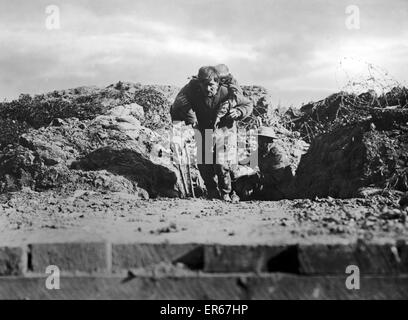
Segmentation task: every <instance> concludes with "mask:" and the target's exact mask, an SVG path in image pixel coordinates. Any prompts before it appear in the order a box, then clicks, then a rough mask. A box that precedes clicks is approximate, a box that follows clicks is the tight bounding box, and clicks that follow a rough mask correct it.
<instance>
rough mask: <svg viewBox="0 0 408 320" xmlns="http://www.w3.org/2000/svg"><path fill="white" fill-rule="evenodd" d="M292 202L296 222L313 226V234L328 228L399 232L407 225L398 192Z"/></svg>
mask: <svg viewBox="0 0 408 320" xmlns="http://www.w3.org/2000/svg"><path fill="white" fill-rule="evenodd" d="M291 205H292V208H293V210H294V217H295V220H296V223H301V224H302V225H304V226H305V227H306V226H307V225H311V226H313V227H314V231H313V233H314V234H318V233H323V232H327V231H329V232H330V233H331V234H352V233H357V234H361V233H365V236H369V234H370V233H374V232H375V233H377V232H390V231H393V232H395V233H397V234H399V233H403V232H404V230H406V228H407V227H408V224H407V219H406V217H407V213H408V212H407V211H406V210H401V209H400V208H399V207H398V196H397V193H391V194H387V195H376V196H372V197H370V198H367V199H348V200H342V199H333V198H331V197H328V198H315V199H312V200H311V199H302V200H294V201H292V202H291ZM323 230H326V231H323ZM309 235H310V234H309Z"/></svg>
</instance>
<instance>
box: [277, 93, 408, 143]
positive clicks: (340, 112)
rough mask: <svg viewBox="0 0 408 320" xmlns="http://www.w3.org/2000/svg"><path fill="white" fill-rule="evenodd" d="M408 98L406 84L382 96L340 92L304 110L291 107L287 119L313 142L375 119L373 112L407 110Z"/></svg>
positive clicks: (309, 104)
mask: <svg viewBox="0 0 408 320" xmlns="http://www.w3.org/2000/svg"><path fill="white" fill-rule="evenodd" d="M407 97H408V89H407V88H405V87H394V88H393V89H391V90H390V91H388V92H386V93H384V94H382V95H380V96H378V95H377V94H376V93H375V92H374V91H372V90H371V91H370V90H369V91H367V92H364V93H361V94H359V95H357V94H353V93H347V92H339V93H335V94H332V95H331V96H329V97H327V98H325V99H323V100H320V101H317V102H312V103H308V104H306V105H304V106H302V107H301V108H300V110H293V109H289V110H288V111H287V112H286V114H285V116H284V118H285V120H284V121H285V123H286V125H287V126H288V127H289V128H290V129H291V130H295V131H299V132H300V134H301V137H302V138H303V139H304V140H305V141H307V142H311V141H313V139H315V138H316V137H317V136H319V135H320V134H324V133H330V132H331V131H334V130H337V129H339V128H342V127H345V126H351V125H358V124H359V123H361V122H363V121H365V120H368V119H371V118H372V117H373V114H378V113H381V110H387V109H388V110H389V109H404V108H406V107H407V101H408V100H407ZM394 120H395V118H394Z"/></svg>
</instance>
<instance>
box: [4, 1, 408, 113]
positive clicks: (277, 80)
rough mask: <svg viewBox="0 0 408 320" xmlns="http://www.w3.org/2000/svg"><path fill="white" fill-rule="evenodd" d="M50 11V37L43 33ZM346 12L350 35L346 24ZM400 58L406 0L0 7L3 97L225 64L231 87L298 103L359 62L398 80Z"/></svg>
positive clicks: (176, 76)
mask: <svg viewBox="0 0 408 320" xmlns="http://www.w3.org/2000/svg"><path fill="white" fill-rule="evenodd" d="M50 4H55V5H57V6H58V7H59V9H60V22H61V25H60V29H59V30H47V28H46V23H45V22H46V18H47V16H49V14H47V13H46V9H45V8H46V7H47V6H48V5H50ZM348 5H357V6H358V8H359V13H360V29H353V30H350V29H348V28H347V27H346V24H345V21H346V18H347V17H348V16H349V14H346V7H347V6H348ZM407 57H408V1H407V0H389V1H384V0H348V1H339V0H336V1H335V0H316V1H310V0H308V1H302V0H292V1H290V0H289V1H288V0H286V1H283V0H282V1H277V0H251V1H250V0H244V1H241V0H222V1H220V0H200V1H193V0H188V1H187V0H173V1H171V0H143V1H140V0H115V1H113V0H93V1H91V0H87V1H84V0H81V1H79V0H78V1H77V0H69V1H68V0H64V1H57V0H49V1H42V0H32V1H29V0H25V1H23V0H13V1H11V0H0V97H1V98H8V99H10V98H15V97H17V96H18V95H19V94H20V93H40V92H47V91H50V90H54V89H64V88H72V87H77V86H82V85H102V86H106V85H108V84H111V83H114V82H117V81H119V80H122V81H132V82H142V83H145V84H175V85H178V86H181V85H183V84H184V83H186V81H187V78H188V77H189V76H191V75H193V74H195V73H196V72H197V70H198V68H199V67H200V66H201V65H209V64H216V63H226V64H227V65H228V66H229V67H230V69H231V71H232V73H233V74H234V75H235V76H236V78H237V79H238V80H239V82H240V83H242V84H258V85H262V86H264V87H266V88H268V89H269V90H270V92H271V94H272V96H273V98H274V100H275V101H281V102H282V103H283V104H294V105H299V104H300V103H301V102H308V101H310V100H312V99H313V100H314V99H320V98H323V97H325V96H327V95H328V94H330V93H333V92H336V91H339V90H340V89H341V87H342V81H343V80H342V78H341V76H339V71H342V69H347V68H348V71H349V70H350V69H351V70H354V71H355V70H357V69H358V68H360V67H361V65H362V64H364V62H365V61H366V62H369V63H374V64H376V65H378V66H380V67H382V68H384V69H386V70H388V71H389V72H390V74H391V75H392V76H393V77H394V78H395V79H396V80H397V81H400V82H402V83H405V82H406V80H407V78H408V64H407ZM344 58H346V59H348V60H344ZM340 61H343V62H344V61H346V62H347V61H348V64H347V63H346V64H344V63H343V65H342V69H340V68H339V63H340ZM340 73H342V72H340ZM339 79H340V80H339Z"/></svg>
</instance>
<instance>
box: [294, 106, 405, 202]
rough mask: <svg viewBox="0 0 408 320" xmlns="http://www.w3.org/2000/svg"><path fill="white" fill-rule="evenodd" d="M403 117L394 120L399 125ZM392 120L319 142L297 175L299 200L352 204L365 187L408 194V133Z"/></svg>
mask: <svg viewBox="0 0 408 320" xmlns="http://www.w3.org/2000/svg"><path fill="white" fill-rule="evenodd" d="M401 111H402V110H398V111H397V112H395V115H394V116H395V117H396V118H398V119H400V118H401V114H400V113H401ZM403 113H406V110H405V109H404V111H403ZM391 114H392V113H388V112H387V117H386V118H385V119H386V121H385V122H383V121H382V120H381V118H373V119H372V120H371V121H370V120H369V121H363V122H361V123H359V124H358V125H353V126H347V127H342V128H339V129H337V130H333V131H331V132H330V133H326V134H324V135H320V136H318V137H316V138H315V139H314V141H313V142H312V144H311V147H310V149H309V152H308V153H307V154H306V155H305V156H304V157H303V158H302V161H301V163H300V165H299V169H298V171H297V178H296V181H297V182H296V184H297V186H298V190H297V195H298V196H299V195H301V196H302V197H314V196H319V197H325V196H332V197H340V198H348V197H353V196H358V190H359V189H361V188H367V187H377V188H381V189H396V190H400V191H407V190H408V177H407V174H408V171H407V167H408V152H407V150H408V128H407V127H406V126H405V125H399V124H398V122H399V120H398V121H397V119H395V121H390V119H392V116H391ZM377 128H378V130H377ZM381 129H384V130H381Z"/></svg>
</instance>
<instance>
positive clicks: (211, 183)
mask: <svg viewBox="0 0 408 320" xmlns="http://www.w3.org/2000/svg"><path fill="white" fill-rule="evenodd" d="M210 133H211V130H210V132H207V133H206V132H204V130H203V131H201V132H200V137H199V138H200V139H197V138H196V141H197V148H198V149H197V160H198V170H199V171H200V174H201V177H202V178H203V180H204V184H205V187H206V189H207V195H208V197H209V198H210V199H214V198H215V199H219V197H220V194H219V191H218V188H217V182H216V180H215V176H216V173H215V171H214V154H213V148H212V135H211V134H210ZM200 140H201V141H200Z"/></svg>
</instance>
